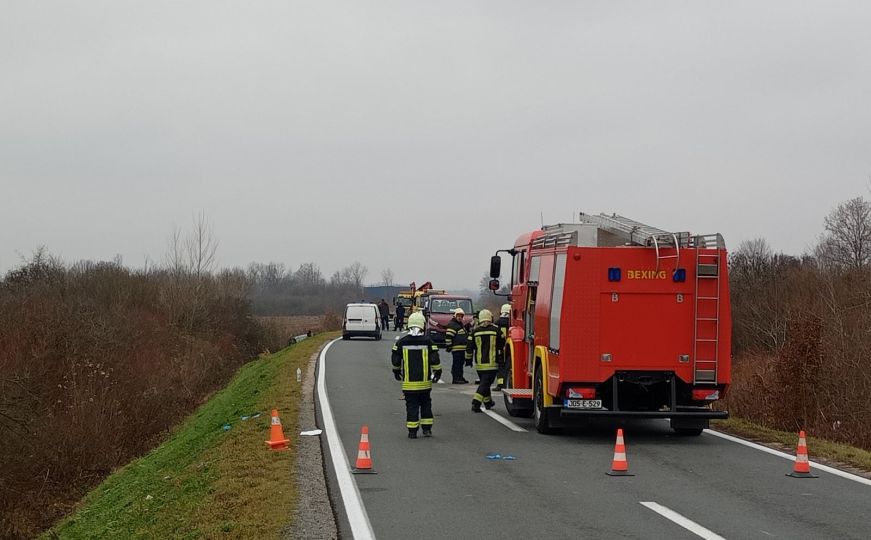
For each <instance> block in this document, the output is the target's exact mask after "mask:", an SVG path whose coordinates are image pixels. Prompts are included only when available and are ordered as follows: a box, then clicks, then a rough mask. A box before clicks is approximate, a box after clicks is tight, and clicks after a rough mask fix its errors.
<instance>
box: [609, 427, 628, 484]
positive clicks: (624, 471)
mask: <svg viewBox="0 0 871 540" xmlns="http://www.w3.org/2000/svg"><path fill="white" fill-rule="evenodd" d="M605 474H607V475H608V476H635V475H634V474H631V473H630V472H629V462H628V461H626V445H625V444H624V443H623V429H622V428H617V442H616V443H615V444H614V461H613V462H612V463H611V470H610V471H608V472H606V473H605Z"/></svg>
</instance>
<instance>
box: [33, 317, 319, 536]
mask: <svg viewBox="0 0 871 540" xmlns="http://www.w3.org/2000/svg"><path fill="white" fill-rule="evenodd" d="M333 337H335V335H331V334H326V335H321V336H317V337H315V338H312V339H310V340H306V341H303V342H302V343H299V344H297V345H294V346H293V347H290V348H288V349H285V350H283V351H281V352H279V353H276V354H273V355H270V356H267V357H264V358H261V359H259V360H256V361H254V362H250V363H249V364H246V365H245V366H244V367H243V368H242V369H240V370H239V372H238V374H237V375H236V376H235V377H234V378H233V381H232V382H231V383H230V384H229V386H227V388H225V389H224V390H222V391H220V392H218V393H217V394H215V396H214V397H213V398H212V399H210V400H209V401H208V402H207V403H206V404H204V405H203V406H202V407H200V409H199V410H198V411H197V412H196V413H195V414H193V415H191V416H190V417H189V418H188V419H187V420H186V421H185V422H184V424H183V425H182V426H181V427H180V428H179V429H178V430H177V431H176V433H174V434H173V436H172V437H171V438H170V439H169V440H168V441H167V442H165V443H164V444H162V445H161V446H160V447H158V448H157V449H155V450H154V451H153V452H151V453H150V454H148V455H147V456H145V457H143V458H141V459H138V460H136V461H134V462H133V463H131V464H129V465H127V466H125V467H124V468H123V469H120V470H119V471H116V472H115V473H113V474H112V475H111V476H110V477H109V478H107V479H106V481H105V482H104V483H103V484H101V485H100V486H98V487H97V488H95V489H94V490H93V491H92V492H91V493H90V494H89V495H88V496H87V498H86V499H85V500H84V501H83V504H82V505H81V506H80V509H79V510H78V512H77V513H76V514H74V515H72V516H70V517H69V518H67V519H66V520H65V521H64V522H63V523H61V524H59V525H58V526H57V527H56V528H55V529H53V530H52V531H50V532H49V533H48V534H47V535H46V536H47V537H49V538H52V537H60V538H121V537H123V538H131V537H132V538H217V537H222V538H279V537H280V536H281V533H282V530H283V529H284V528H285V527H286V526H287V525H288V523H289V521H290V519H291V516H292V515H293V506H294V502H295V497H296V484H295V482H294V471H293V467H294V463H295V455H296V452H295V447H294V440H295V439H296V437H297V434H298V433H299V426H298V425H297V417H298V414H297V413H298V404H299V401H300V391H301V384H299V383H297V382H296V369H297V368H298V367H299V368H304V367H305V365H306V363H307V362H308V359H309V358H310V357H311V355H312V354H313V353H314V352H316V351H317V350H318V348H319V347H320V346H321V344H323V343H324V342H325V341H327V340H329V339H332V338H333ZM303 373H305V369H303ZM273 408H277V409H278V410H279V412H280V415H281V421H282V425H283V428H284V434H285V436H286V437H287V438H289V439H291V447H290V450H288V451H285V452H272V451H270V450H268V449H267V447H266V445H265V444H264V440H266V439H267V438H268V436H269V423H270V416H269V413H270V411H271V410H272V409H273ZM254 412H259V413H261V415H260V416H259V417H258V418H256V419H248V420H244V421H243V420H241V417H242V416H247V415H250V414H251V413H254ZM225 424H229V425H230V428H229V430H228V431H224V429H222V426H224V425H225Z"/></svg>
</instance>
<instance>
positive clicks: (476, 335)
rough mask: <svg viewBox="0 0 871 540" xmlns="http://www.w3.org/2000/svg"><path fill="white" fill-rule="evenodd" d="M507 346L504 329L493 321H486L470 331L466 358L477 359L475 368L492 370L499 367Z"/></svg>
mask: <svg viewBox="0 0 871 540" xmlns="http://www.w3.org/2000/svg"><path fill="white" fill-rule="evenodd" d="M504 347H505V340H504V339H503V338H502V331H501V330H500V329H499V327H498V326H496V325H495V324H493V323H492V322H485V323H481V324H479V325H478V327H477V328H475V329H474V330H472V332H471V333H469V344H468V345H467V346H466V360H471V359H472V358H474V359H475V369H476V370H478V371H492V370H495V369H499V366H498V364H499V363H501V362H502V354H501V353H500V352H499V351H501V350H502V349H503V348H504Z"/></svg>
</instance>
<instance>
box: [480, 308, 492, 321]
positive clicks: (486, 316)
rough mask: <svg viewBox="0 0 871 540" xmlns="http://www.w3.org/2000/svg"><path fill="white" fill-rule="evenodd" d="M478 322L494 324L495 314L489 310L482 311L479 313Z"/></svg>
mask: <svg viewBox="0 0 871 540" xmlns="http://www.w3.org/2000/svg"><path fill="white" fill-rule="evenodd" d="M478 320H479V321H481V322H493V314H492V313H490V310H489V309H482V310H481V311H480V312H479V313H478Z"/></svg>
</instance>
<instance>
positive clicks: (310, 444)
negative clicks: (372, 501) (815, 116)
mask: <svg viewBox="0 0 871 540" xmlns="http://www.w3.org/2000/svg"><path fill="white" fill-rule="evenodd" d="M319 356H320V351H319V352H317V353H315V354H313V355H312V357H311V358H310V359H309V362H308V368H307V369H306V372H305V376H304V377H303V380H302V403H301V404H300V408H299V424H298V425H299V427H300V429H301V430H302V431H306V430H310V429H315V428H317V427H318V426H317V421H316V418H315V403H314V399H315V392H314V389H315V382H316V381H315V368H316V367H317V362H318V357H319ZM322 436H323V434H321V435H317V436H300V435H299V434H297V436H296V437H295V439H293V443H292V444H296V445H297V447H296V448H297V452H296V471H297V476H296V484H297V497H296V510H295V511H294V516H293V523H292V524H291V525H290V526H289V527H288V528H287V529H286V530H285V532H284V538H285V539H297V538H299V539H302V538H305V539H309V538H311V539H317V540H321V539H328V540H335V539H337V538H338V532H337V528H336V516H335V514H334V513H333V508H332V506H331V505H330V496H329V494H328V493H327V485H326V480H325V478H324V463H323V454H322V452H321V437H322Z"/></svg>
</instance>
